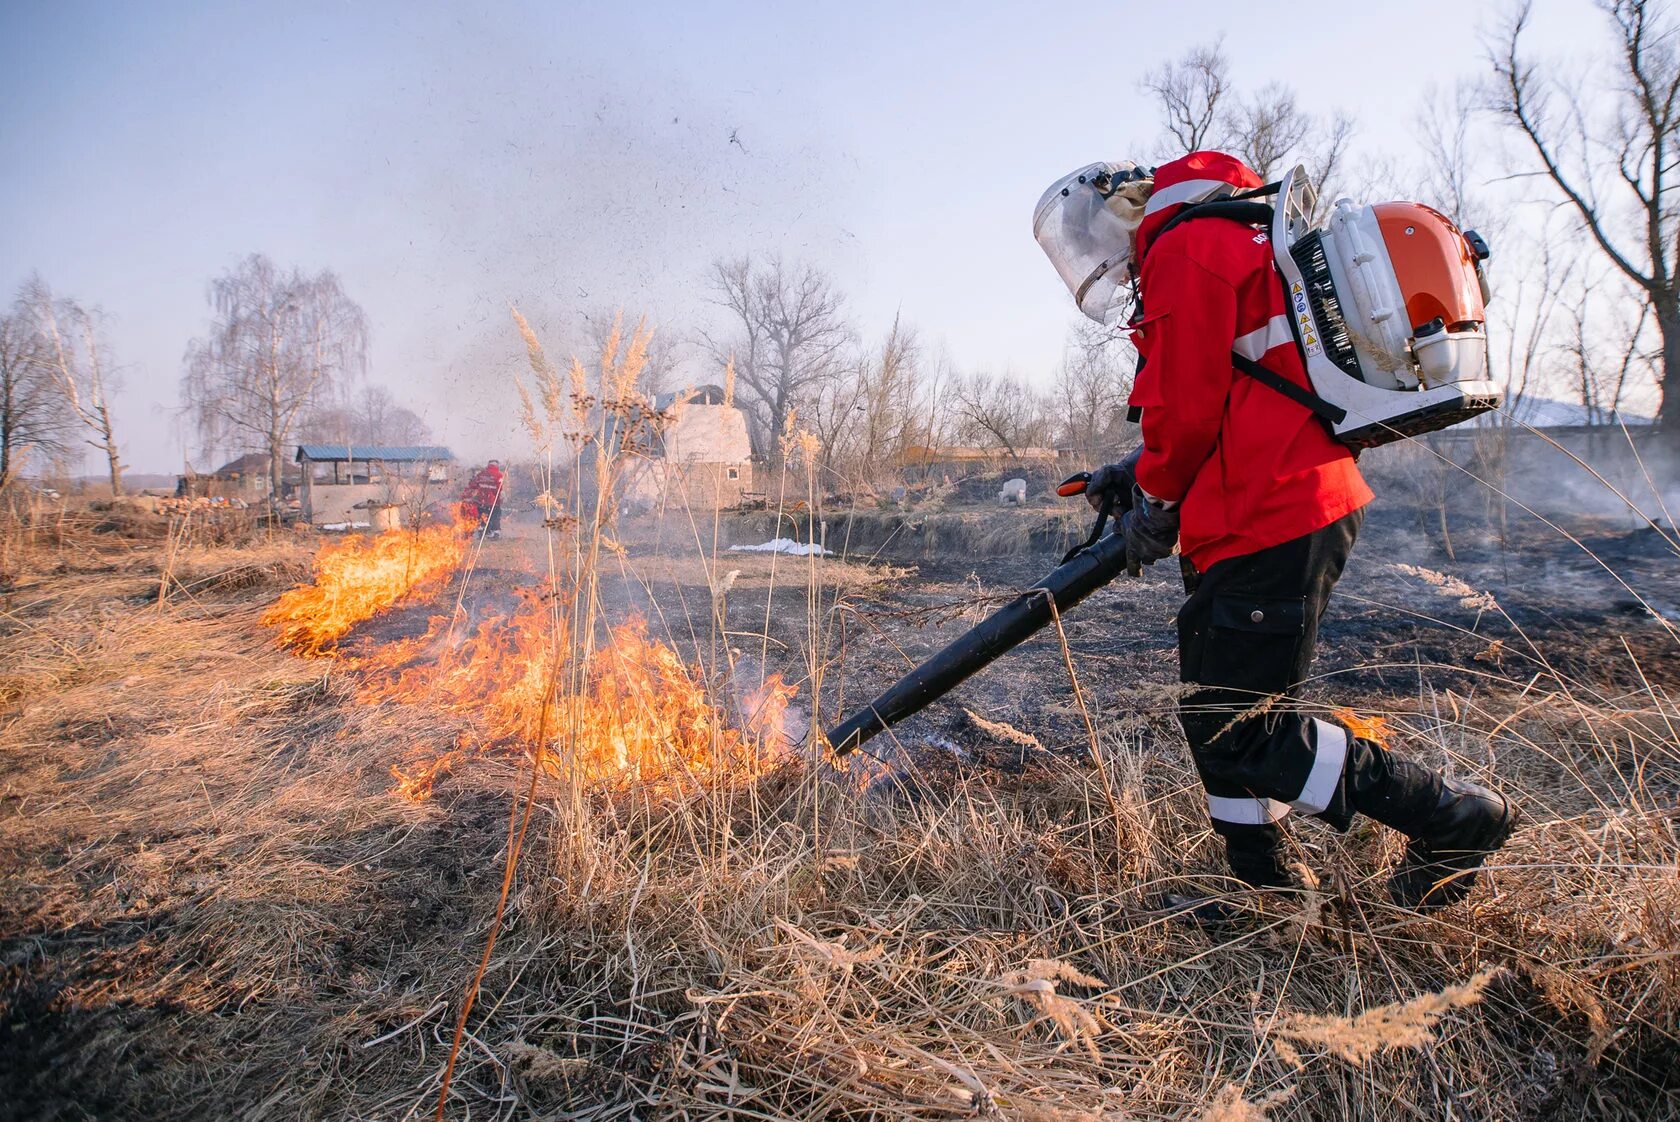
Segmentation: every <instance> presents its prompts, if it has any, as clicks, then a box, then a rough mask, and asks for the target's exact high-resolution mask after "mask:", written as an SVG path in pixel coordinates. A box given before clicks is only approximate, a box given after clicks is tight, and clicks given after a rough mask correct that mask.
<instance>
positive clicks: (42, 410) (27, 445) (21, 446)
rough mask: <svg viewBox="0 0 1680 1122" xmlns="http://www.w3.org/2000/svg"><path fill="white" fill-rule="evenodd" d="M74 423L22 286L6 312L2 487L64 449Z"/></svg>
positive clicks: (1, 318) (0, 333)
mask: <svg viewBox="0 0 1680 1122" xmlns="http://www.w3.org/2000/svg"><path fill="white" fill-rule="evenodd" d="M70 425H71V418H70V415H69V411H68V409H67V408H66V405H65V400H64V395H63V394H62V393H61V392H60V391H59V388H58V386H57V385H55V384H54V382H53V377H52V364H51V362H50V360H49V358H48V356H47V352H46V345H45V340H44V339H43V338H42V336H41V333H40V331H39V330H38V325H37V323H36V320H35V316H34V314H33V311H32V309H31V307H30V304H29V302H28V301H27V300H26V299H25V294H24V293H23V292H20V293H19V294H18V297H17V300H16V302H15V303H14V304H13V305H12V309H11V311H9V312H4V313H0V492H4V491H5V490H6V489H7V488H8V487H10V486H11V484H12V482H13V481H14V480H15V479H16V478H17V474H18V472H19V471H21V470H22V469H23V467H24V465H25V464H26V463H28V461H29V458H30V457H31V456H34V455H46V456H49V457H51V456H57V455H59V454H61V453H63V452H64V450H65V447H66V441H67V438H68V431H69V428H70Z"/></svg>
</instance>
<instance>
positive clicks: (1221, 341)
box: [1035, 152, 1513, 908]
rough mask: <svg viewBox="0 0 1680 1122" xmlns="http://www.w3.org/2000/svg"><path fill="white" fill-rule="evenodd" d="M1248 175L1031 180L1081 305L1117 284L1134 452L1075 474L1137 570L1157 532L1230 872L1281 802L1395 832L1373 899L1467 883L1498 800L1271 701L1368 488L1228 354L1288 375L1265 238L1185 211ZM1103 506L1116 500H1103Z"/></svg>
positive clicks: (1415, 903) (1170, 171) (1315, 430)
mask: <svg viewBox="0 0 1680 1122" xmlns="http://www.w3.org/2000/svg"><path fill="white" fill-rule="evenodd" d="M1260 186H1261V181H1260V178H1259V176H1257V175H1256V174H1255V173H1254V172H1253V171H1251V170H1250V169H1249V168H1248V167H1246V166H1244V165H1243V164H1242V163H1241V162H1240V161H1238V160H1236V159H1234V158H1232V157H1230V156H1227V155H1225V154H1223V153H1219V152H1193V153H1191V154H1190V155H1188V156H1185V157H1183V158H1182V159H1178V160H1174V161H1172V162H1171V163H1168V164H1165V165H1163V166H1161V167H1160V168H1158V169H1156V170H1155V171H1154V172H1153V173H1152V174H1151V173H1149V172H1147V171H1144V170H1142V169H1139V168H1136V167H1135V166H1134V165H1114V164H1097V165H1092V166H1091V167H1089V168H1085V169H1082V171H1080V172H1076V173H1074V174H1073V175H1070V176H1068V177H1066V178H1064V179H1063V180H1062V181H1060V182H1059V183H1058V184H1056V185H1055V186H1053V187H1052V188H1051V189H1050V191H1048V192H1046V194H1045V197H1044V200H1043V201H1041V203H1040V205H1039V210H1038V213H1037V215H1035V235H1036V236H1037V237H1038V239H1039V241H1040V243H1041V244H1042V245H1044V247H1045V249H1046V251H1047V252H1048V253H1049V254H1050V256H1051V260H1052V261H1053V262H1054V263H1055V264H1056V265H1057V268H1058V270H1059V271H1060V272H1061V273H1062V277H1063V280H1064V281H1065V282H1066V283H1067V284H1068V287H1069V289H1070V290H1071V291H1073V293H1074V296H1075V299H1076V300H1078V301H1079V303H1080V307H1081V310H1082V311H1085V312H1086V314H1088V315H1092V316H1093V318H1099V319H1106V320H1109V321H1112V319H1113V316H1114V311H1115V309H1117V308H1118V307H1121V306H1123V305H1124V294H1125V290H1126V289H1127V287H1128V286H1129V285H1130V284H1132V283H1135V285H1136V295H1137V303H1136V305H1135V309H1134V314H1133V316H1132V318H1131V321H1130V329H1131V335H1132V340H1133V342H1134V344H1135V345H1136V347H1137V351H1138V355H1139V369H1138V375H1137V379H1136V382H1135V384H1134V388H1133V391H1132V395H1131V401H1130V405H1131V406H1132V407H1133V411H1134V416H1135V417H1137V419H1139V421H1140V423H1141V425H1142V429H1143V445H1142V447H1141V448H1139V449H1138V450H1137V451H1136V452H1134V453H1133V455H1132V456H1130V457H1128V459H1127V460H1126V461H1124V462H1122V463H1120V464H1114V465H1110V466H1108V467H1105V468H1101V469H1098V471H1096V472H1095V473H1093V477H1092V480H1091V485H1090V490H1089V492H1088V494H1089V496H1090V497H1091V498H1092V501H1093V503H1096V502H1097V501H1099V499H1100V497H1101V496H1103V495H1106V494H1113V493H1115V492H1116V491H1119V492H1129V493H1130V495H1129V497H1130V499H1131V502H1132V505H1131V509H1130V510H1128V511H1127V512H1126V514H1125V515H1124V516H1123V517H1122V519H1121V524H1120V527H1119V529H1118V530H1117V531H1116V532H1118V533H1123V534H1125V535H1126V538H1127V545H1128V549H1129V551H1130V552H1131V553H1132V554H1134V555H1135V556H1136V558H1137V559H1138V560H1139V561H1140V562H1142V563H1144V564H1149V563H1152V562H1154V561H1160V560H1163V559H1165V558H1167V557H1168V556H1170V555H1171V553H1172V551H1173V548H1174V546H1175V545H1177V546H1178V547H1179V549H1180V551H1181V554H1182V558H1181V567H1182V568H1183V571H1184V574H1185V586H1186V592H1187V594H1188V598H1187V599H1186V600H1185V602H1184V605H1183V607H1182V608H1181V609H1180V611H1179V614H1178V649H1179V668H1180V678H1181V680H1182V681H1183V682H1185V683H1187V684H1192V685H1194V686H1195V687H1197V688H1195V689H1194V690H1192V691H1190V692H1187V693H1186V694H1184V695H1183V699H1182V700H1181V702H1180V709H1179V719H1180V722H1181V724H1182V725H1183V728H1184V733H1185V737H1186V738H1187V740H1188V741H1189V744H1190V750H1191V753H1192V755H1193V757H1194V759H1195V763H1196V768H1197V771H1198V773H1199V774H1200V776H1201V780H1202V784H1203V786H1204V787H1205V789H1206V793H1207V805H1208V813H1209V817H1210V819H1211V821H1212V825H1213V828H1214V830H1215V831H1216V832H1217V833H1219V834H1220V835H1221V836H1222V837H1223V838H1224V839H1225V844H1226V851H1227V854H1228V856H1229V860H1230V864H1231V868H1232V870H1233V871H1234V872H1235V873H1236V875H1237V876H1238V877H1239V878H1241V879H1242V880H1243V881H1245V882H1247V883H1248V884H1251V885H1254V886H1257V887H1274V886H1284V885H1287V884H1288V883H1289V877H1288V874H1287V872H1286V870H1287V867H1288V861H1287V858H1286V856H1285V849H1284V837H1283V831H1282V830H1281V829H1280V823H1281V822H1282V820H1283V819H1284V817H1285V816H1286V815H1287V814H1289V812H1290V811H1291V810H1292V809H1293V810H1295V811H1297V812H1299V813H1302V814H1307V815H1314V816H1317V817H1319V818H1322V819H1323V820H1325V821H1326V822H1328V823H1330V825H1332V826H1333V827H1335V828H1336V829H1338V830H1344V831H1345V830H1346V829H1347V828H1348V827H1349V825H1350V824H1351V822H1352V819H1353V817H1354V815H1355V814H1356V813H1359V814H1365V815H1368V816H1369V817H1371V818H1374V819H1376V820H1377V821H1378V822H1381V823H1383V824H1385V825H1387V826H1390V827H1393V828H1394V829H1396V830H1399V831H1400V832H1402V833H1404V834H1406V835H1407V836H1408V837H1410V838H1411V839H1412V840H1411V844H1410V845H1409V846H1408V848H1407V853H1406V857H1405V859H1404V861H1403V862H1402V864H1401V866H1400V868H1399V869H1398V870H1396V872H1395V874H1394V876H1393V878H1392V879H1391V881H1390V891H1391V894H1392V896H1393V898H1394V899H1395V900H1396V901H1397V902H1399V903H1401V904H1403V905H1406V906H1409V907H1420V908H1433V907H1439V906H1442V905H1444V904H1448V903H1451V902H1453V901H1455V900H1458V899H1461V898H1462V897H1463V896H1465V895H1467V894H1468V892H1469V888H1470V882H1471V880H1472V879H1473V877H1474V876H1475V870H1476V869H1477V868H1478V867H1479V866H1480V865H1481V863H1482V861H1483V859H1484V858H1485V857H1486V856H1487V854H1488V853H1490V852H1491V851H1493V850H1494V849H1496V848H1498V846H1499V845H1501V844H1502V843H1503V842H1504V840H1505V838H1506V837H1507V836H1509V834H1510V830H1511V826H1512V820H1513V812H1512V809H1511V807H1510V805H1509V804H1508V803H1507V801H1506V800H1505V799H1504V798H1503V797H1502V796H1500V795H1498V794H1496V793H1494V792H1492V791H1488V790H1486V789H1484V788H1482V787H1479V786H1476V785H1475V784H1471V783H1467V782H1464V781H1462V780H1459V779H1453V778H1447V777H1444V776H1442V775H1440V774H1439V773H1436V772H1434V771H1432V770H1430V769H1428V768H1425V767H1423V766H1422V765H1420V764H1418V763H1417V762H1415V761H1413V760H1409V759H1406V758H1404V757H1402V756H1398V755H1396V754H1394V753H1392V752H1390V751H1388V750H1387V749H1386V748H1385V747H1384V746H1383V745H1381V744H1378V743H1376V742H1374V741H1372V740H1369V739H1364V738H1361V737H1359V736H1357V735H1355V734H1354V733H1353V732H1352V731H1350V730H1349V729H1348V728H1346V727H1344V726H1343V725H1341V724H1338V723H1336V722H1333V721H1329V720H1326V719H1324V718H1323V717H1320V716H1315V715H1312V714H1311V713H1309V712H1307V711H1304V709H1303V708H1300V707H1297V706H1295V705H1293V704H1292V702H1293V701H1294V700H1295V698H1296V695H1297V691H1298V689H1299V686H1300V683H1302V682H1303V681H1304V680H1305V678H1306V676H1307V672H1308V669H1309V667H1310V665H1311V663H1312V661H1313V655H1314V649H1315V646H1316V642H1317V637H1318V626H1319V621H1320V619H1321V617H1322V616H1323V613H1324V609H1325V605H1326V603H1327V602H1328V601H1329V598H1330V591H1331V589H1332V588H1333V587H1334V586H1335V584H1336V580H1337V578H1338V577H1339V576H1341V572H1342V567H1343V566H1344V565H1345V564H1346V562H1347V559H1348V554H1349V552H1350V551H1351V550H1352V548H1353V542H1354V538H1355V536H1356V535H1357V534H1358V532H1359V526H1360V523H1361V521H1362V520H1363V518H1364V507H1365V504H1366V503H1368V502H1370V500H1371V498H1372V494H1371V490H1370V488H1369V487H1367V486H1366V484H1365V481H1364V479H1363V478H1361V476H1360V474H1359V469H1358V468H1357V467H1356V466H1355V463H1354V458H1353V455H1352V453H1351V452H1350V451H1349V450H1348V448H1347V447H1346V446H1344V445H1342V444H1341V443H1339V442H1337V441H1336V440H1335V439H1334V438H1333V437H1332V436H1331V435H1330V433H1329V432H1328V431H1327V429H1326V428H1325V427H1324V425H1323V424H1322V423H1321V422H1320V421H1319V420H1318V419H1317V418H1316V417H1315V416H1314V415H1313V414H1312V413H1311V412H1310V411H1309V410H1308V409H1307V408H1306V407H1305V406H1303V405H1301V404H1299V403H1297V402H1296V401H1294V400H1291V399H1290V398H1288V397H1286V396H1284V395H1283V394H1282V393H1280V392H1279V391H1277V390H1275V389H1273V388H1271V387H1269V386H1266V385H1264V384H1262V383H1261V382H1259V381H1256V380H1255V379H1253V378H1250V377H1246V376H1244V375H1243V374H1242V373H1240V372H1239V371H1237V370H1236V369H1234V367H1233V364H1232V357H1231V356H1232V352H1233V351H1234V352H1236V353H1237V354H1240V355H1242V356H1244V357H1246V358H1248V359H1250V360H1255V361H1258V362H1259V363H1260V364H1261V365H1263V366H1266V367H1268V368H1270V369H1271V370H1272V371H1275V372H1276V373H1277V374H1279V375H1282V376H1283V377H1284V378H1286V379H1287V380H1289V381H1291V382H1294V383H1295V384H1297V385H1300V386H1302V387H1304V388H1310V384H1309V382H1308V380H1307V376H1306V373H1305V368H1304V366H1303V364H1302V361H1301V354H1300V350H1299V348H1298V347H1297V344H1296V342H1295V339H1294V336H1293V334H1292V333H1291V328H1290V321H1289V319H1288V317H1287V315H1286V311H1287V308H1286V304H1285V299H1284V291H1283V285H1282V282H1281V279H1280V277H1279V274H1278V272H1277V269H1276V265H1275V264H1274V261H1273V257H1272V247H1271V245H1270V239H1269V237H1268V235H1267V233H1266V231H1265V230H1264V229H1263V228H1261V227H1259V226H1256V225H1249V224H1246V223H1244V222H1242V221H1238V220H1233V219H1231V218H1228V217H1208V218H1198V219H1196V220H1188V218H1189V216H1185V218H1184V219H1181V220H1179V221H1175V218H1179V216H1180V214H1181V212H1182V211H1184V210H1185V208H1186V207H1190V206H1193V205H1194V204H1197V203H1201V202H1205V201H1208V200H1213V199H1219V198H1222V197H1226V196H1230V195H1232V194H1235V193H1239V192H1242V191H1245V190H1250V189H1253V188H1258V187H1260ZM1122 505H1124V504H1123V503H1122Z"/></svg>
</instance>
